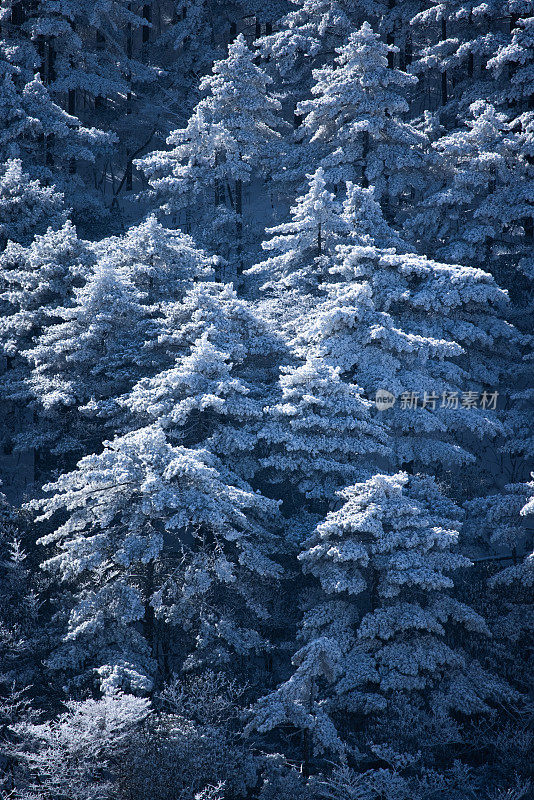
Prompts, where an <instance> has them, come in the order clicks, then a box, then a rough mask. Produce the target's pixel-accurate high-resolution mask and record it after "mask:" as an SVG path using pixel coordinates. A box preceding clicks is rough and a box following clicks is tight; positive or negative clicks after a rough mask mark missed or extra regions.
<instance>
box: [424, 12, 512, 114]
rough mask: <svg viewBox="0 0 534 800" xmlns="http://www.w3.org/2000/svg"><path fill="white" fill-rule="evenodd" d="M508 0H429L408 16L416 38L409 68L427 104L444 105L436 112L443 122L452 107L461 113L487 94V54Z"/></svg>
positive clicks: (498, 41)
mask: <svg viewBox="0 0 534 800" xmlns="http://www.w3.org/2000/svg"><path fill="white" fill-rule="evenodd" d="M513 5H514V4H513V0H512V2H508V1H507V0H505V1H504V2H490V3H485V4H483V5H481V4H479V3H477V2H471V0H432V2H430V3H427V4H423V9H422V10H421V11H419V13H418V14H416V15H415V16H413V18H412V20H411V25H412V29H413V32H414V37H415V39H416V40H417V41H418V42H419V48H418V52H417V57H416V59H415V61H414V63H413V66H412V70H413V71H414V72H415V73H416V74H418V75H420V76H421V78H420V80H421V82H422V84H423V87H424V90H425V91H424V93H423V94H422V99H423V98H424V102H425V105H426V107H427V108H431V109H436V108H437V107H439V106H441V107H446V108H445V111H444V113H442V114H441V115H440V116H441V118H442V119H443V120H444V121H445V122H446V123H448V125H449V126H451V125H454V123H455V112H458V111H459V112H460V115H461V116H462V117H463V116H464V114H465V112H466V110H467V108H468V106H469V105H470V104H471V103H473V102H476V101H477V100H479V99H481V98H487V99H490V98H491V97H492V95H493V92H494V90H495V85H494V84H492V83H491V82H490V80H488V79H489V77H490V76H489V73H488V71H487V69H486V68H487V65H488V60H489V59H491V57H492V56H493V55H494V54H495V52H496V51H497V49H498V48H499V46H501V45H502V44H503V42H504V40H505V39H506V36H505V34H504V31H503V28H502V21H503V16H505V15H506V14H507V13H509V9H510V8H512V7H513Z"/></svg>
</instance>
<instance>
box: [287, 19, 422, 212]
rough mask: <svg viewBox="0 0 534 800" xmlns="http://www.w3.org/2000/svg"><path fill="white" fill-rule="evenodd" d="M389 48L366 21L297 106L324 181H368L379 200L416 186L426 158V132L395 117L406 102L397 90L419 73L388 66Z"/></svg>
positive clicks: (392, 199) (385, 200) (317, 73)
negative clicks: (310, 92) (324, 176)
mask: <svg viewBox="0 0 534 800" xmlns="http://www.w3.org/2000/svg"><path fill="white" fill-rule="evenodd" d="M388 50H389V48H388V46H387V45H386V44H384V43H383V42H381V41H380V36H379V34H377V33H374V32H373V30H372V28H371V26H370V25H369V23H368V22H365V23H364V24H363V25H362V27H361V28H360V30H358V31H355V32H354V33H352V34H351V35H350V37H349V38H348V41H347V43H346V44H344V45H343V46H342V47H340V48H338V49H337V50H336V52H337V53H338V56H337V58H336V62H337V64H336V66H335V67H332V66H330V65H328V66H325V67H323V68H322V69H318V70H316V71H314V73H313V77H314V80H315V83H314V85H313V87H312V90H311V91H312V94H313V99H312V100H305V101H303V102H301V103H300V104H299V105H298V107H297V111H298V113H299V114H302V115H303V116H304V119H303V123H302V130H303V131H304V132H305V134H306V136H307V137H308V138H309V143H310V147H311V156H312V157H313V158H319V159H320V163H321V165H322V166H323V167H324V170H325V175H326V176H327V179H328V181H329V183H330V184H339V183H343V182H345V181H348V180H355V179H357V180H359V181H361V182H362V183H363V185H364V186H369V185H373V186H375V190H376V196H377V199H380V200H381V201H382V203H383V205H384V207H387V206H388V205H389V203H390V202H392V203H395V204H396V203H398V201H399V199H400V198H401V197H402V196H403V195H404V194H405V193H406V192H408V191H410V190H412V191H413V190H414V189H415V188H418V187H420V185H421V178H420V174H419V173H420V171H421V169H422V168H423V167H424V165H425V163H426V159H425V148H426V138H425V136H424V135H423V134H422V133H421V132H419V131H417V130H416V129H415V128H414V127H413V126H412V125H410V124H409V123H407V122H403V121H401V120H402V116H403V115H404V113H405V112H406V111H408V108H409V107H408V104H407V102H406V100H405V98H404V96H403V90H404V89H405V87H407V86H410V85H412V84H414V83H415V82H416V80H417V79H416V78H415V77H414V76H413V75H408V74H407V73H405V72H402V71H400V70H397V69H391V68H390V67H389V66H388V59H387V55H388Z"/></svg>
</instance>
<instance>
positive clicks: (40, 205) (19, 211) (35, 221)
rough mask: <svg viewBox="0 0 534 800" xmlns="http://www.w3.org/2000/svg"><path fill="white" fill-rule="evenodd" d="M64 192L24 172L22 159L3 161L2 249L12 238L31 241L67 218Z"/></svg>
mask: <svg viewBox="0 0 534 800" xmlns="http://www.w3.org/2000/svg"><path fill="white" fill-rule="evenodd" d="M66 216H67V214H66V211H65V205H64V202H63V195H62V194H60V193H59V192H57V191H56V190H55V188H54V187H53V186H50V187H49V186H43V185H42V184H40V183H39V181H37V180H30V176H29V175H28V174H27V173H26V172H23V169H22V163H21V161H20V159H9V160H8V161H7V162H6V163H5V164H0V252H1V251H2V250H3V249H4V248H5V246H6V244H7V242H8V241H9V240H11V241H14V242H20V243H22V244H28V243H29V242H30V241H31V239H32V237H33V236H34V235H35V234H42V233H44V232H45V231H46V229H47V228H48V227H49V226H52V227H57V228H59V227H60V226H61V225H62V224H63V223H64V222H65V219H66Z"/></svg>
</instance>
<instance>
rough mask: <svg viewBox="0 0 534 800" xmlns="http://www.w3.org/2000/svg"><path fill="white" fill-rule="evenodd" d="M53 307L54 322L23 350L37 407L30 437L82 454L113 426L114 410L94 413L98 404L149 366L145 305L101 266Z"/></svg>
mask: <svg viewBox="0 0 534 800" xmlns="http://www.w3.org/2000/svg"><path fill="white" fill-rule="evenodd" d="M51 313H52V314H53V316H54V317H55V319H56V320H57V322H55V324H52V325H49V326H48V327H46V328H45V330H44V331H43V332H42V334H41V335H40V336H39V338H38V339H37V340H36V343H35V345H34V347H32V348H31V349H29V350H27V351H26V352H25V357H26V358H27V359H28V360H29V361H30V363H31V364H32V366H33V371H32V375H31V377H30V380H29V383H30V387H31V392H32V394H33V396H34V397H35V398H36V400H37V402H38V407H40V408H41V409H42V416H41V418H40V420H39V425H38V427H37V429H36V430H35V431H30V432H29V437H28V438H29V439H30V442H31V443H32V444H33V446H36V447H44V448H47V449H49V448H53V449H54V452H55V453H62V454H66V455H68V456H69V457H70V458H72V457H73V456H76V457H78V458H79V457H80V456H81V455H84V454H85V453H87V452H91V451H93V450H94V449H95V448H97V447H99V446H100V444H101V442H102V440H103V439H104V438H106V435H109V434H110V432H113V425H114V420H113V416H112V415H111V417H110V418H107V417H106V415H105V414H104V415H103V419H98V418H95V417H94V416H93V414H92V413H91V412H94V410H95V406H96V409H98V404H99V403H102V402H103V401H106V400H112V399H114V398H116V397H118V396H119V395H121V394H123V393H124V392H125V391H126V390H127V389H128V388H129V387H131V386H132V385H133V383H134V382H135V380H136V378H138V377H140V376H141V375H142V374H143V370H144V369H145V368H146V367H147V366H148V365H149V364H150V358H149V356H148V354H147V353H146V351H145V348H144V344H145V341H146V335H147V326H148V317H147V310H146V308H145V307H143V305H142V304H141V302H140V298H139V296H138V294H137V292H136V290H135V289H134V287H133V286H131V285H129V284H128V283H127V282H126V281H125V280H122V279H121V278H120V276H119V275H118V274H117V273H116V272H115V271H114V270H113V268H111V267H107V266H105V265H101V264H99V265H97V267H96V269H95V271H94V273H93V274H90V275H89V276H88V277H87V282H86V283H85V284H84V285H83V286H82V287H75V288H74V296H73V299H72V302H70V303H69V304H68V305H66V306H63V307H56V308H54V309H53V310H52V312H51ZM86 406H87V408H86V409H85V411H86V415H85V416H84V415H83V411H84V407H86ZM80 413H81V414H82V415H80ZM88 415H89V416H88Z"/></svg>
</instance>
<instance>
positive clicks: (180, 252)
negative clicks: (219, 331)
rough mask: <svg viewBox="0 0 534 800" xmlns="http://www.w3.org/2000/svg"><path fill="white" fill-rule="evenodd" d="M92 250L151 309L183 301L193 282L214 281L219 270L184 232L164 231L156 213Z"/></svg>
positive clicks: (103, 241) (214, 261) (98, 244)
mask: <svg viewBox="0 0 534 800" xmlns="http://www.w3.org/2000/svg"><path fill="white" fill-rule="evenodd" d="M92 250H93V252H94V253H95V254H96V257H97V258H98V259H99V261H100V262H101V263H104V262H105V263H106V264H108V265H109V266H111V267H113V268H114V269H115V270H117V271H118V272H119V273H120V274H121V275H122V276H123V277H124V278H126V279H127V280H128V281H130V282H131V283H132V284H133V285H134V286H136V287H137V289H138V290H139V291H140V292H142V294H143V299H144V302H145V303H146V304H147V305H149V306H155V305H157V304H163V303H170V302H176V301H178V300H181V299H182V297H183V296H184V294H185V292H186V290H187V289H188V288H189V286H190V284H191V283H192V282H193V281H196V280H205V279H207V278H211V277H212V276H213V274H214V272H215V270H216V269H218V268H219V259H217V257H216V256H209V255H208V254H207V253H206V252H205V251H203V250H200V249H199V248H198V247H196V245H195V242H194V241H193V239H192V238H191V237H190V236H188V235H187V234H185V233H182V231H180V230H171V229H170V228H165V227H164V226H163V225H162V224H161V223H160V222H158V220H157V219H156V216H155V215H154V214H149V215H148V216H147V217H146V218H145V219H144V220H142V221H141V222H140V223H139V225H134V226H132V227H131V228H129V229H128V230H127V231H126V233H124V234H123V235H122V236H109V237H107V238H106V239H101V240H100V241H97V242H94V243H93V244H92Z"/></svg>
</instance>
